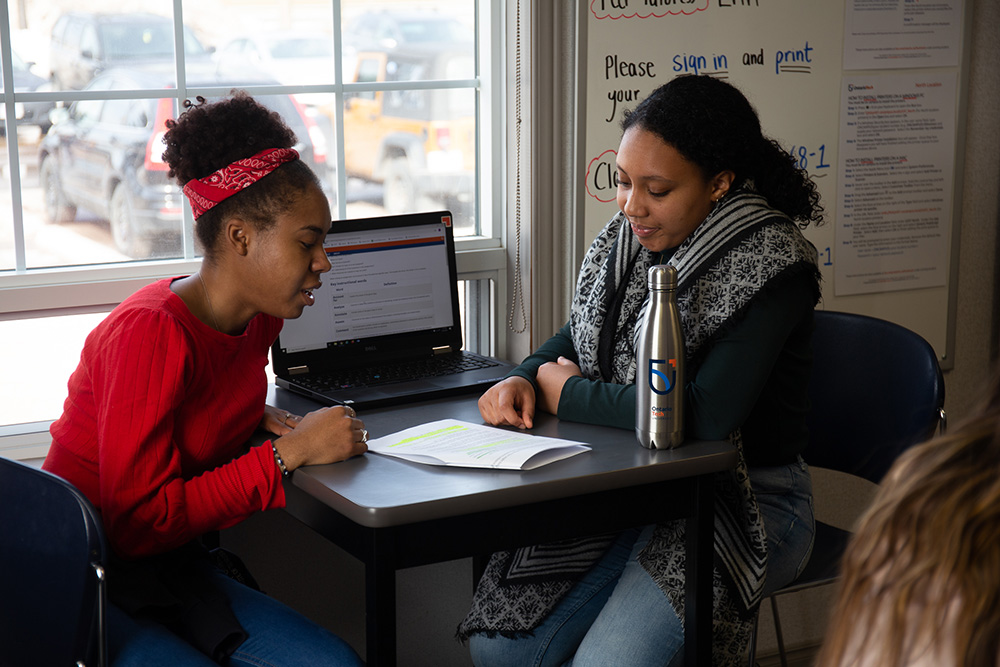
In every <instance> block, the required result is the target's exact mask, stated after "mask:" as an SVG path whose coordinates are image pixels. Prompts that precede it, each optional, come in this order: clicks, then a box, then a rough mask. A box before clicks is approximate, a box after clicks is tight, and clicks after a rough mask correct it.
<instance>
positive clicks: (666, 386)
mask: <svg viewBox="0 0 1000 667" xmlns="http://www.w3.org/2000/svg"><path fill="white" fill-rule="evenodd" d="M657 366H660V367H661V368H662V369H663V370H658V369H657V368H656V367H657ZM668 366H669V368H668ZM668 374H669V375H668ZM647 377H648V378H649V388H650V389H652V390H653V393H654V394H658V395H660V396H663V395H664V394H669V393H670V392H671V391H673V389H674V384H675V383H676V382H677V359H650V360H649V373H648V375H647ZM656 378H659V382H657V381H656ZM657 385H661V386H662V387H663V388H662V389H659V388H657Z"/></svg>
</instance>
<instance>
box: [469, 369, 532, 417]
mask: <svg viewBox="0 0 1000 667" xmlns="http://www.w3.org/2000/svg"><path fill="white" fill-rule="evenodd" d="M479 413H480V414H481V415H482V416H483V420H484V421H486V423H487V424H491V425H493V426H516V427H517V428H531V426H532V424H533V421H532V420H533V419H534V416H535V388H534V387H533V386H532V384H531V382H529V381H528V380H526V379H524V378H523V377H520V376H517V375H512V376H510V377H509V378H506V379H504V380H501V381H500V382H498V383H496V384H495V385H493V386H492V387H490V388H489V389H488V390H487V391H486V393H485V394H483V395H482V396H480V397H479Z"/></svg>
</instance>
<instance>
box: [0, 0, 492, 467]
mask: <svg viewBox="0 0 1000 667" xmlns="http://www.w3.org/2000/svg"><path fill="white" fill-rule="evenodd" d="M69 6H70V5H66V7H67V8H68V7H69ZM500 6H501V0H427V1H426V2H420V3H413V2H407V1H402V0H381V1H375V2H372V1H361V0H258V1H256V2H253V3H245V2H242V1H241V0H172V2H162V1H161V0H144V1H143V2H134V3H130V4H129V6H128V11H122V10H121V3H120V2H116V1H115V0H93V1H92V2H88V3H86V7H87V10H86V11H75V10H74V11H70V10H69V9H67V11H66V12H63V13H61V14H60V13H59V12H56V11H53V5H52V3H51V2H47V1H46V0H12V2H10V3H7V7H5V8H4V9H0V18H2V19H3V22H2V24H0V47H2V48H3V49H4V50H5V51H8V52H9V54H10V59H11V60H10V61H9V62H13V63H15V64H16V66H15V67H11V70H12V71H11V72H8V71H6V68H7V67H10V65H5V68H4V71H3V74H5V76H4V77H3V80H4V81H5V82H10V81H13V85H9V84H6V83H5V84H4V85H3V89H2V94H0V97H2V106H0V109H2V110H3V111H4V115H3V122H4V123H5V124H4V130H5V133H4V138H5V139H6V141H5V142H4V144H3V145H4V150H3V151H2V152H0V160H2V161H3V163H2V164H0V210H3V211H4V213H3V214H0V338H2V339H3V341H4V346H5V347H6V348H7V349H8V350H12V351H13V352H12V353H13V354H16V355H18V356H19V357H23V358H30V359H33V360H37V361H38V364H40V365H39V366H37V368H38V369H39V370H40V373H38V374H37V375H35V376H34V377H32V378H31V379H30V380H29V381H27V382H25V383H24V386H23V387H22V390H23V392H26V393H28V394H30V392H31V391H35V392H37V393H38V395H39V396H40V397H41V396H44V397H46V400H49V401H51V397H52V396H56V395H60V394H62V393H63V392H64V391H65V385H66V380H67V379H68V373H67V372H66V370H65V368H64V367H60V368H58V369H56V368H53V369H52V370H48V369H47V368H46V366H45V363H46V361H45V359H46V356H47V354H48V351H50V350H51V349H52V346H59V348H60V350H65V349H70V350H77V351H78V350H79V348H80V347H81V346H82V343H83V338H84V336H85V335H86V333H87V332H88V331H89V330H90V328H92V326H93V319H94V316H92V315H88V314H100V313H105V312H107V311H108V310H110V309H111V308H112V307H113V306H114V305H116V304H117V303H118V302H120V301H121V300H122V299H123V298H124V297H125V296H127V295H128V294H130V293H132V292H134V291H135V290H136V289H138V287H140V286H142V285H143V284H146V283H148V282H150V281H152V280H155V279H159V278H162V277H168V276H175V275H182V274H186V273H190V272H191V271H193V270H196V268H197V262H198V259H199V252H198V248H197V245H196V243H195V241H194V235H193V233H192V225H193V220H192V217H191V214H190V210H189V207H188V205H187V203H186V201H185V200H184V199H183V196H182V195H181V193H180V189H179V187H178V186H177V185H176V184H174V183H172V182H170V180H169V179H168V178H167V176H166V165H164V164H163V162H162V160H161V158H160V154H161V153H162V145H161V144H160V143H159V142H160V140H161V139H162V132H163V129H164V125H163V123H164V121H165V119H166V118H168V117H173V116H174V115H175V114H176V112H177V109H178V107H179V104H180V102H181V101H183V100H184V99H188V98H193V97H194V96H196V95H201V96H204V97H206V98H213V97H217V96H221V95H225V94H227V93H228V92H229V91H230V90H231V89H232V88H234V87H236V88H244V89H246V90H247V91H248V92H250V93H251V94H253V95H254V96H255V97H257V98H258V99H260V100H261V101H262V102H265V103H266V104H268V105H269V106H271V107H272V108H274V109H275V110H277V111H278V112H279V113H280V114H281V115H282V117H283V118H284V119H285V120H286V122H288V123H289V125H290V126H291V127H292V129H293V130H294V131H295V133H296V136H297V139H298V141H299V146H298V148H299V149H300V153H301V154H302V155H303V159H305V160H307V162H308V163H309V164H310V166H311V167H312V168H313V169H314V171H316V173H317V174H318V175H319V176H320V177H321V180H322V181H323V183H324V186H325V189H326V191H327V194H328V196H329V198H330V202H331V208H332V210H333V211H334V217H367V216H375V215H384V214H386V213H394V212H406V211H417V210H434V209H438V208H447V209H449V210H451V211H452V213H453V216H454V218H455V221H456V230H457V233H458V234H459V235H460V239H459V253H460V257H459V271H460V273H461V274H462V278H463V281H464V282H463V285H464V291H465V293H466V294H467V295H468V298H467V299H466V304H467V310H468V312H466V313H465V315H464V318H465V324H466V327H467V331H466V341H467V346H468V347H471V348H473V349H480V350H483V351H487V352H491V351H493V349H492V346H494V345H495V344H496V341H497V329H496V327H497V325H496V322H497V321H498V320H499V319H501V318H499V317H498V316H497V308H498V306H497V304H496V303H495V301H496V299H495V297H494V296H493V295H494V293H495V292H496V289H495V285H496V283H497V282H498V280H502V278H503V271H504V270H505V269H504V267H505V260H504V249H503V247H502V237H501V233H500V231H501V230H500V229H499V225H493V224H491V221H493V220H499V219H501V211H500V206H501V204H500V202H502V201H503V193H502V192H501V191H500V190H501V189H502V182H503V179H502V174H498V173H497V172H496V171H495V170H496V169H497V168H499V167H496V166H494V160H492V159H491V154H492V152H493V151H494V150H495V148H494V147H495V146H498V145H502V144H501V143H500V141H502V136H503V133H504V127H503V125H502V119H503V114H502V113H501V112H500V110H501V109H502V108H503V107H502V106H501V104H502V102H501V100H500V99H499V97H498V95H499V92H500V91H501V90H502V86H496V85H495V84H496V83H498V82H494V81H492V80H491V76H492V73H493V72H498V71H502V68H500V67H494V66H493V65H492V62H491V61H492V60H493V59H496V58H500V57H502V52H503V39H502V38H503V35H502V28H501V27H500V26H501V25H502V21H494V20H490V17H492V16H494V15H495V14H498V13H499V12H498V8H499V7H500ZM179 16H183V21H184V25H183V26H182V27H183V29H182V30H181V31H180V33H179V34H180V37H179V38H178V37H177V31H176V30H175V21H176V20H177V18H176V17H179ZM483 17H486V18H485V19H484V18H483ZM261 26H266V27H267V29H266V30H262V29H261ZM178 41H179V42H180V43H178ZM3 62H5V63H6V62H8V59H7V54H4V59H3ZM178 74H179V76H178ZM28 319H31V320H33V324H32V326H30V327H28V326H15V325H16V324H17V323H20V322H22V321H26V320H28ZM39 331H46V332H48V333H47V334H46V335H39V334H38V332H39ZM77 353H78V352H77ZM49 356H51V355H49ZM62 364H63V366H64V365H65V362H64V361H63V362H62ZM42 403H43V401H41V399H40V400H39V405H41V404H42ZM19 412H20V413H21V414H18V413H19ZM57 416H58V409H57V408H52V407H47V408H44V409H42V411H41V412H38V411H35V410H32V411H30V415H29V414H28V413H27V412H25V411H24V410H16V409H10V408H8V407H7V406H6V405H3V404H0V452H2V451H3V448H4V442H3V436H4V433H5V431H4V429H5V428H8V427H10V426H11V425H15V424H23V423H24V422H26V421H27V422H31V423H32V424H34V423H36V422H38V423H44V421H45V420H48V419H53V418H55V417H57ZM39 429H41V427H39ZM20 430H22V431H23V430H24V428H21V429H20ZM29 430H30V429H29ZM8 432H9V428H8Z"/></svg>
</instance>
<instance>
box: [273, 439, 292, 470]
mask: <svg viewBox="0 0 1000 667" xmlns="http://www.w3.org/2000/svg"><path fill="white" fill-rule="evenodd" d="M271 451H272V452H274V462H275V463H277V464H278V468H279V469H280V470H281V476H282V477H288V475H289V472H288V468H287V467H285V462H284V461H282V460H281V454H279V453H278V448H277V447H275V446H274V443H273V442H272V443H271Z"/></svg>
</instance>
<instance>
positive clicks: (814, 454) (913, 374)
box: [751, 311, 945, 667]
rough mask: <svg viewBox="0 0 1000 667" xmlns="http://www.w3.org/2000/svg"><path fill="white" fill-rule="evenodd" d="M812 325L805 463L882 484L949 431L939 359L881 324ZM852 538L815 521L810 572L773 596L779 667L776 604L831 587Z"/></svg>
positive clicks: (846, 318)
mask: <svg viewBox="0 0 1000 667" xmlns="http://www.w3.org/2000/svg"><path fill="white" fill-rule="evenodd" d="M815 321H816V330H815V332H814V333H813V370H812V378H811V381H810V386H809V400H810V403H811V406H812V407H811V411H810V415H809V444H808V446H807V447H806V451H805V452H804V453H803V455H802V456H803V458H804V459H805V461H806V463H808V464H809V465H810V466H812V467H817V468H827V469H830V470H835V471H839V472H843V473H847V474H850V475H854V476H856V477H860V478H863V479H866V480H868V481H870V482H872V483H875V484H878V483H879V482H880V481H881V480H882V477H884V476H885V474H886V473H887V472H888V471H889V468H890V467H891V466H892V464H893V462H894V461H895V460H896V458H897V457H898V456H899V455H900V454H901V453H902V452H903V451H904V450H906V449H907V448H909V447H911V446H912V445H915V444H917V443H919V442H922V441H924V440H926V439H928V438H929V437H931V436H933V435H934V434H935V432H936V431H939V430H943V428H944V425H945V422H944V379H943V377H942V375H941V368H940V366H939V365H938V360H937V355H936V354H935V353H934V349H933V348H932V347H931V346H930V345H929V344H928V343H927V341H925V340H924V339H923V338H922V337H920V336H919V335H918V334H916V333H914V332H913V331H910V330H909V329H906V328H905V327H902V326H899V325H898V324H894V323H892V322H887V321H885V320H881V319H878V318H874V317H868V316H865V315H856V314H852V313H840V312H832V311H816V320H815ZM850 537H851V533H850V532H849V531H846V530H842V529H840V528H837V527H835V526H832V525H829V524H827V523H823V522H821V521H817V522H816V542H815V545H814V547H813V551H812V556H811V557H810V559H809V562H808V564H807V565H806V568H805V571H803V573H802V574H801V575H800V576H799V577H798V578H797V579H796V580H795V581H793V582H792V583H790V584H788V585H787V586H784V587H783V588H781V589H780V590H778V591H776V592H775V593H774V594H772V596H771V598H770V601H771V611H772V613H773V614H774V628H775V633H776V635H777V640H778V651H779V653H780V658H781V665H782V667H787V664H788V662H787V656H786V654H785V644H784V638H783V637H782V634H781V619H780V617H779V615H778V604H777V601H776V598H777V597H778V596H779V595H784V594H787V593H793V592H795V591H800V590H803V589H806V588H812V587H814V586H821V585H824V584H828V583H832V582H834V581H835V580H836V578H837V576H838V574H839V567H840V559H841V557H842V556H843V554H844V550H845V548H846V547H847V542H848V540H849V539H850ZM752 659H753V655H752V653H751V660H752Z"/></svg>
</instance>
